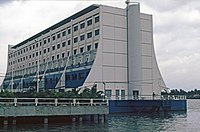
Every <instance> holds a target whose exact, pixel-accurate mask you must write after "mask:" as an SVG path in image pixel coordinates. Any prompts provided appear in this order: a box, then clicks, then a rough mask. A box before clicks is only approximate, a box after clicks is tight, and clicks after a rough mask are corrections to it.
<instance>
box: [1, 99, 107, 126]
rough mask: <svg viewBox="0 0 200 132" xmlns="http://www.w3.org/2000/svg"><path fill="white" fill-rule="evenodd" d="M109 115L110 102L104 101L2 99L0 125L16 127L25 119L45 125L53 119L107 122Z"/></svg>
mask: <svg viewBox="0 0 200 132" xmlns="http://www.w3.org/2000/svg"><path fill="white" fill-rule="evenodd" d="M108 113H109V108H108V101H107V100H103V99H82V98H81V99H66V98H59V99H58V98H55V99H54V98H0V120H1V121H0V125H9V124H11V125H15V124H17V120H18V119H22V118H24V117H28V118H29V119H32V118H35V117H36V118H38V119H39V118H42V119H43V123H48V122H49V120H48V119H49V118H51V117H62V118H63V117H65V118H68V120H69V119H70V120H71V121H77V120H80V121H81V120H83V117H87V118H89V119H92V120H94V119H93V118H95V116H97V118H98V119H100V118H101V119H103V120H104V121H105V120H106V115H107V114H108ZM28 118H27V120H28Z"/></svg>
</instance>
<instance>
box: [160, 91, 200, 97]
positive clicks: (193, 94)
mask: <svg viewBox="0 0 200 132" xmlns="http://www.w3.org/2000/svg"><path fill="white" fill-rule="evenodd" d="M161 94H162V95H186V97H187V99H200V90H197V89H194V90H191V91H188V92H187V91H184V90H183V89H180V90H178V89H172V90H171V91H170V92H169V93H166V92H162V93H161Z"/></svg>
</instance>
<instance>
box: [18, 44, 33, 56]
mask: <svg viewBox="0 0 200 132" xmlns="http://www.w3.org/2000/svg"><path fill="white" fill-rule="evenodd" d="M29 50H31V46H30V48H29ZM18 55H19V52H18Z"/></svg>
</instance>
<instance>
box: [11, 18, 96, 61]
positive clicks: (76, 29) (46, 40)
mask: <svg viewBox="0 0 200 132" xmlns="http://www.w3.org/2000/svg"><path fill="white" fill-rule="evenodd" d="M94 22H95V23H97V22H99V16H96V17H95V18H94ZM86 23H87V26H91V25H92V18H89V19H88V20H87V21H86ZM85 25H86V24H85V21H84V22H80V29H83V28H85ZM78 28H79V25H75V26H74V27H73V29H74V32H76V31H78ZM67 33H68V34H71V28H70V27H69V28H68V29H67ZM97 34H99V30H98V31H95V35H97ZM61 35H62V37H64V36H66V31H65V30H64V31H61V33H60V32H59V33H57V35H52V41H55V40H56V38H57V39H60V38H61ZM89 38H90V37H89ZM50 41H51V39H50V37H47V38H44V39H43V44H47V43H50ZM39 45H40V46H41V45H42V41H41V40H40V41H38V43H36V45H32V46H30V47H29V48H28V47H26V48H24V49H23V50H21V51H18V52H17V53H15V54H13V55H10V56H9V59H10V58H12V57H15V56H17V55H20V54H23V53H25V52H27V51H28V50H32V49H35V48H37V47H38V46H39Z"/></svg>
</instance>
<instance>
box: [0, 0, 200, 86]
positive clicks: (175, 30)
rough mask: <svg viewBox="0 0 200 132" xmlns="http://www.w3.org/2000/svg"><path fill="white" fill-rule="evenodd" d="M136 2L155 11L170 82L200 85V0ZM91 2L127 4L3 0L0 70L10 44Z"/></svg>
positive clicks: (161, 56) (0, 7) (159, 54)
mask: <svg viewBox="0 0 200 132" xmlns="http://www.w3.org/2000/svg"><path fill="white" fill-rule="evenodd" d="M132 1H133V0H132ZM134 1H136V0H134ZM137 2H140V6H141V12H143V13H148V14H152V15H153V23H154V45H155V50H156V56H157V60H158V65H159V67H160V70H161V73H162V75H163V78H164V80H165V82H166V84H167V86H168V87H169V88H178V89H180V88H182V89H184V90H191V89H195V88H197V89H200V0H137ZM91 4H104V5H110V6H116V7H121V8H125V3H124V0H113V1H110V0H107V1H97V0H93V1H86V0H83V1H68V0H60V1H53V0H52V1H50V0H49V1H48V0H46V1H42V2H41V1H37V0H34V1H25V0H21V1H20V0H17V1H12V0H0V56H1V61H0V62H1V63H0V73H6V67H7V48H8V44H12V45H15V44H18V43H19V42H21V41H23V40H25V39H27V38H28V37H30V36H32V35H34V34H36V33H38V32H40V31H42V30H44V29H46V28H48V27H50V26H52V25H53V24H55V23H57V22H59V21H61V20H63V19H65V18H67V17H68V16H70V15H72V14H73V13H75V12H78V11H80V10H81V9H84V8H85V7H87V6H89V5H91ZM0 80H2V78H1V79H0ZM0 83H1V81H0Z"/></svg>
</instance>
